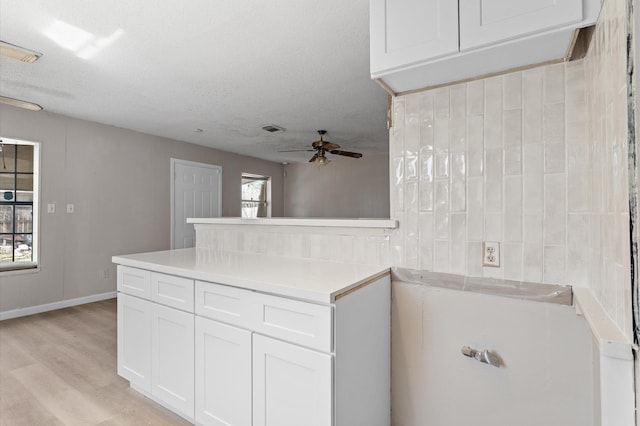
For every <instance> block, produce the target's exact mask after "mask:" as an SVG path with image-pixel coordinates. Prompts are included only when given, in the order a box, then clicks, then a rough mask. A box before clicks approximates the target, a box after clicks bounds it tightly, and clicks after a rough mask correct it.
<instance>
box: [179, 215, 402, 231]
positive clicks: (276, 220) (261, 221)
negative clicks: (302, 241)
mask: <svg viewBox="0 0 640 426" xmlns="http://www.w3.org/2000/svg"><path fill="white" fill-rule="evenodd" d="M187 223H193V224H205V225H249V226H251V225H267V226H313V227H341V228H382V229H393V228H396V227H397V226H398V222H397V221H395V220H391V219H339V218H336V219H331V218H329V219H325V218H298V217H269V218H255V219H243V218H239V217H211V218H188V219H187Z"/></svg>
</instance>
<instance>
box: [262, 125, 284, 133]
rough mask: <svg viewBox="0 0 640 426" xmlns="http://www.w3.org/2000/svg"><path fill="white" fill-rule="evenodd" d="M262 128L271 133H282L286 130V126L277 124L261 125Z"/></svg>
mask: <svg viewBox="0 0 640 426" xmlns="http://www.w3.org/2000/svg"><path fill="white" fill-rule="evenodd" d="M261 128H262V130H264V131H265V132H269V133H280V132H284V128H282V127H280V126H276V125H275V124H265V125H264V126H262V127H261Z"/></svg>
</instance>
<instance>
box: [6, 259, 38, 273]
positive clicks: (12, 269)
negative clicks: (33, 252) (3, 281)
mask: <svg viewBox="0 0 640 426" xmlns="http://www.w3.org/2000/svg"><path fill="white" fill-rule="evenodd" d="M39 270H40V268H38V264H37V263H35V262H19V263H18V262H15V263H13V262H12V263H2V264H0V273H2V274H3V275H13V274H14V273H15V274H24V273H29V272H37V271H39Z"/></svg>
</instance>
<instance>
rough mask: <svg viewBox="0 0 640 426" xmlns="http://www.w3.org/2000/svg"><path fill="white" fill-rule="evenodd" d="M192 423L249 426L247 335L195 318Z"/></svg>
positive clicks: (236, 329) (249, 378) (249, 363)
mask: <svg viewBox="0 0 640 426" xmlns="http://www.w3.org/2000/svg"><path fill="white" fill-rule="evenodd" d="M195 347H196V354H195V356H196V383H195V384H196V415H195V418H196V421H197V422H198V423H199V424H202V425H207V426H251V332H250V331H247V330H243V329H241V328H238V327H233V326H230V325H226V324H222V323H220V322H217V321H213V320H210V319H206V318H202V317H196V341H195Z"/></svg>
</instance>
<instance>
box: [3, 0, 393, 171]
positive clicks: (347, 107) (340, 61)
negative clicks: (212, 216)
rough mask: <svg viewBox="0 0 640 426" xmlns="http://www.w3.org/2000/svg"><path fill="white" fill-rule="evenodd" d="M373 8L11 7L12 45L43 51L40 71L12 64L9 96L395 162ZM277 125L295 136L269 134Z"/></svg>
mask: <svg viewBox="0 0 640 426" xmlns="http://www.w3.org/2000/svg"><path fill="white" fill-rule="evenodd" d="M368 9H369V2H368V0H348V1H345V0H270V1H255V0H254V1H248V0H161V1H159V0H100V1H98V0H90V1H89V0H55V1H51V0H0V39H1V40H3V41H5V42H8V43H12V44H17V45H20V46H23V47H26V48H29V49H32V50H35V51H38V52H42V53H43V56H42V58H40V60H39V61H37V62H36V63H34V64H26V63H23V62H19V61H16V60H13V59H9V58H5V57H1V58H0V94H2V95H3V96H8V97H12V98H18V99H23V100H27V101H31V102H35V103H38V104H40V105H42V106H43V107H44V109H45V110H47V111H52V112H56V113H60V114H64V115H67V116H71V117H77V118H81V119H86V120H92V121H97V122H101V123H105V124H110V125H114V126H118V127H124V128H128V129H133V130H137V131H140V132H144V133H150V134H154V135H159V136H165V137H169V138H172V139H178V140H183V141H188V142H193V143H196V144H199V145H206V146H211V147H214V148H218V149H222V150H225V151H231V152H236V153H239V154H245V155H251V156H254V157H258V158H263V159H267V160H272V161H279V162H283V161H288V162H294V161H305V160H306V159H307V158H309V157H310V154H311V153H307V152H302V153H280V152H278V151H280V150H288V149H304V148H307V147H308V146H309V144H310V143H311V142H312V141H314V140H317V139H318V137H317V134H316V133H315V132H316V130H318V129H326V130H328V133H327V135H326V137H325V138H326V139H327V140H330V141H332V142H335V143H338V144H340V145H341V146H342V149H344V150H349V151H360V152H363V153H364V154H365V155H366V154H373V153H383V152H387V144H388V132H387V130H386V105H387V98H386V94H385V92H384V91H383V90H382V89H380V88H379V87H378V86H377V85H376V84H375V83H374V82H372V81H371V80H370V78H369V11H368ZM61 30H66V32H61ZM69 30H71V32H72V34H73V36H69V35H65V34H67V33H68V31H69ZM267 123H273V124H276V125H279V126H282V127H284V128H285V129H286V131H285V132H284V133H278V134H269V133H267V132H265V131H264V130H261V129H260V127H261V125H263V124H267ZM196 129H202V130H203V131H202V132H198V131H197V130H196ZM354 161H357V160H354Z"/></svg>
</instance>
